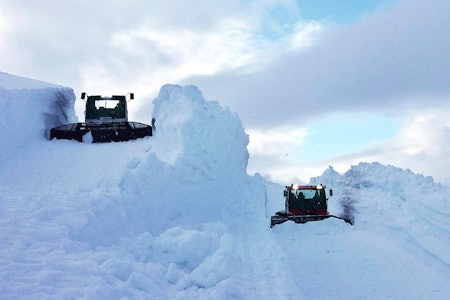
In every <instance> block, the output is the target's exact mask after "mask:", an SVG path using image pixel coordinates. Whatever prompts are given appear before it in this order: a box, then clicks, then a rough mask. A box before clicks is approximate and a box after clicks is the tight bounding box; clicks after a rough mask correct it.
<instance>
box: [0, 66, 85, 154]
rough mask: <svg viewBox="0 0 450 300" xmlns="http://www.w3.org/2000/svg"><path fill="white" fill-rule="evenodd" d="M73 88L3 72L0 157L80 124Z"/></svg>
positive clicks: (1, 80) (0, 95) (0, 90)
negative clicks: (54, 131) (62, 127)
mask: <svg viewBox="0 0 450 300" xmlns="http://www.w3.org/2000/svg"><path fill="white" fill-rule="evenodd" d="M74 103H75V94H74V93H73V90H72V89H71V88H66V87H62V86H57V85H54V84H50V83H45V82H42V81H37V80H32V79H27V78H23V77H18V76H14V75H11V74H7V73H3V72H0V111H1V118H0V126H1V128H2V130H1V131H0V140H1V141H2V146H1V147H0V154H1V153H3V152H5V151H11V150H13V149H14V148H16V147H18V146H20V145H25V144H28V143H30V142H31V141H36V140H37V139H48V138H49V136H50V129H51V128H53V127H56V126H59V125H63V124H67V123H72V122H77V118H76V116H75V108H74Z"/></svg>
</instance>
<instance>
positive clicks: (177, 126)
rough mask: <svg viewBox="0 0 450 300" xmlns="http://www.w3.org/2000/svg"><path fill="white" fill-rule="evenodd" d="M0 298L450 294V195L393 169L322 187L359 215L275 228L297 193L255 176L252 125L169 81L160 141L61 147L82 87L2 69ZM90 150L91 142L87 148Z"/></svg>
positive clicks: (340, 206) (328, 173)
mask: <svg viewBox="0 0 450 300" xmlns="http://www.w3.org/2000/svg"><path fill="white" fill-rule="evenodd" d="M0 75H1V76H0V108H1V110H0V111H1V122H2V123H1V125H2V129H3V130H2V133H1V136H0V138H1V140H2V143H1V144H0V204H1V205H0V227H1V231H0V232H1V242H0V299H73V298H84V299H387V298H393V299H447V297H448V294H449V293H450V285H449V284H448V282H449V279H450V251H449V245H450V218H449V216H450V200H449V196H448V195H449V188H448V187H445V186H442V185H440V184H436V183H434V181H433V179H432V178H431V177H424V176H422V175H419V174H414V173H412V172H411V171H409V170H403V169H399V168H396V167H394V166H384V165H381V164H379V163H360V164H358V165H356V166H353V167H352V168H351V169H350V170H348V171H347V172H346V173H344V174H339V173H337V172H336V171H334V170H333V168H332V167H330V168H329V169H327V170H325V171H324V173H323V174H322V175H320V176H318V177H315V178H311V184H318V183H323V184H325V185H327V186H328V187H329V188H332V189H333V191H334V196H333V197H331V198H330V200H329V206H330V212H331V213H333V214H338V215H344V214H345V215H347V216H349V217H351V218H352V219H353V220H354V222H355V225H354V226H350V225H348V224H347V223H345V222H343V221H341V220H338V219H327V220H324V221H321V222H310V223H306V224H302V225H299V224H294V223H284V224H281V225H277V226H275V227H274V228H272V229H270V228H269V221H270V216H271V215H272V214H274V213H275V212H276V211H278V210H281V209H283V208H284V200H283V197H282V191H283V187H282V186H280V185H279V184H276V183H272V182H268V181H266V180H265V179H264V178H262V177H261V176H260V175H259V174H255V175H252V176H250V175H248V174H247V171H246V168H247V162H248V152H247V148H246V146H247V143H248V136H247V134H246V133H245V130H244V128H243V126H242V123H241V121H240V119H239V117H238V116H237V115H236V114H234V113H232V112H230V110H229V109H228V108H222V107H221V106H220V105H219V103H217V102H212V101H207V100H205V99H204V98H203V96H202V93H201V92H200V90H199V89H198V88H197V87H195V86H186V87H181V86H177V85H165V86H163V87H162V88H161V90H160V93H159V96H158V97H157V98H156V99H155V100H154V101H153V104H154V111H153V115H152V116H150V114H149V117H148V119H149V120H151V118H152V117H154V118H155V120H156V123H155V131H154V136H152V137H147V138H144V139H140V140H135V141H129V142H122V143H108V144H91V143H78V142H75V141H64V140H52V141H49V140H48V131H49V129H50V128H52V127H54V126H57V125H59V124H65V123H69V122H75V121H76V120H77V119H78V118H77V117H76V116H75V113H74V101H75V96H74V94H73V91H72V89H70V88H65V87H60V86H55V85H51V84H44V83H42V82H34V81H33V80H31V79H22V78H20V77H16V76H12V75H9V74H5V73H0ZM86 141H88V138H87V139H86Z"/></svg>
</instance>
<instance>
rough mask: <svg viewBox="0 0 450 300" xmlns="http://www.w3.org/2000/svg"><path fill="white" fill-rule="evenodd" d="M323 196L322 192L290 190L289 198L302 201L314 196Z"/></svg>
mask: <svg viewBox="0 0 450 300" xmlns="http://www.w3.org/2000/svg"><path fill="white" fill-rule="evenodd" d="M322 194H323V190H291V197H294V198H299V197H300V198H304V199H312V198H314V196H316V195H317V197H319V195H320V196H321V195H322Z"/></svg>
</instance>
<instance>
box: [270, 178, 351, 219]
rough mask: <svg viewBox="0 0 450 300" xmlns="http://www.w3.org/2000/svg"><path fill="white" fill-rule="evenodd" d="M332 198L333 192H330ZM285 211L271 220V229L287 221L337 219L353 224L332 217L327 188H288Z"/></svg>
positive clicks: (321, 186)
mask: <svg viewBox="0 0 450 300" xmlns="http://www.w3.org/2000/svg"><path fill="white" fill-rule="evenodd" d="M329 194H330V197H331V196H333V190H329ZM284 198H285V210H284V211H279V212H277V213H276V214H275V215H274V216H272V217H271V218H270V227H273V226H275V225H277V224H281V223H284V222H286V221H294V222H295V223H306V222H309V221H320V220H323V219H327V218H337V219H341V220H344V221H345V222H347V223H349V224H352V221H351V220H350V219H347V218H343V217H338V216H334V215H330V214H329V213H328V203H327V201H328V198H327V196H326V189H325V186H324V185H322V184H319V185H317V186H315V185H300V186H299V185H295V184H291V185H290V186H286V189H285V190H284Z"/></svg>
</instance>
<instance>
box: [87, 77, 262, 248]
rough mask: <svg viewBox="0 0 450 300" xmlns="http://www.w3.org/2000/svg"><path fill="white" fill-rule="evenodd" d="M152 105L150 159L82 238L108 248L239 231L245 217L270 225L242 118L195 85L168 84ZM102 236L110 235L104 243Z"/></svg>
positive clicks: (138, 165) (133, 166) (130, 172)
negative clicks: (169, 235)
mask: <svg viewBox="0 0 450 300" xmlns="http://www.w3.org/2000/svg"><path fill="white" fill-rule="evenodd" d="M153 104H154V113H153V118H154V119H155V120H156V121H155V126H154V127H155V128H154V136H153V137H151V138H150V139H151V140H152V143H151V146H150V147H149V148H148V154H147V156H146V157H144V158H142V159H136V160H132V161H131V162H130V163H129V165H128V168H127V170H126V171H125V174H124V175H123V179H122V180H121V182H120V195H118V197H117V198H116V199H114V200H112V201H110V202H108V204H107V206H106V207H104V209H103V210H102V211H99V212H98V213H96V214H95V216H93V217H92V218H91V219H90V221H89V224H88V226H86V228H84V229H83V230H82V231H81V233H80V236H79V237H80V238H81V239H82V240H85V241H88V242H89V243H91V244H93V245H96V244H103V245H108V244H111V243H114V242H116V241H117V239H118V238H119V237H121V236H123V235H130V234H132V235H135V234H139V233H142V232H150V233H151V234H154V235H159V234H161V233H162V232H164V231H165V230H167V229H168V228H172V227H175V226H181V227H183V228H189V229H200V228H201V227H202V226H203V225H204V224H205V223H214V222H219V223H226V224H227V226H234V225H235V224H234V223H235V222H233V220H238V222H236V223H237V224H240V223H241V220H240V218H241V217H243V218H246V219H247V220H251V219H253V220H252V222H258V221H257V220H258V219H259V222H267V221H266V220H265V215H264V201H265V197H266V191H265V187H264V184H263V181H262V180H261V178H260V177H259V176H258V175H256V176H255V177H252V176H248V175H247V173H246V168H247V161H248V152H247V148H246V146H247V144H248V136H247V134H246V133H245V132H244V128H243V127H242V124H241V121H240V119H239V117H238V116H237V115H236V114H234V113H231V112H230V111H229V109H227V108H225V109H224V108H222V107H220V106H219V104H218V103H217V102H212V101H205V99H204V98H203V96H202V94H201V92H200V91H199V90H198V88H196V87H195V86H186V87H181V86H177V85H165V86H163V87H162V88H161V91H160V93H159V96H158V98H156V99H155V100H154V101H153ZM265 225H267V224H264V225H262V226H265ZM98 232H104V233H105V234H104V235H102V236H101V237H100V238H99V235H98Z"/></svg>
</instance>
